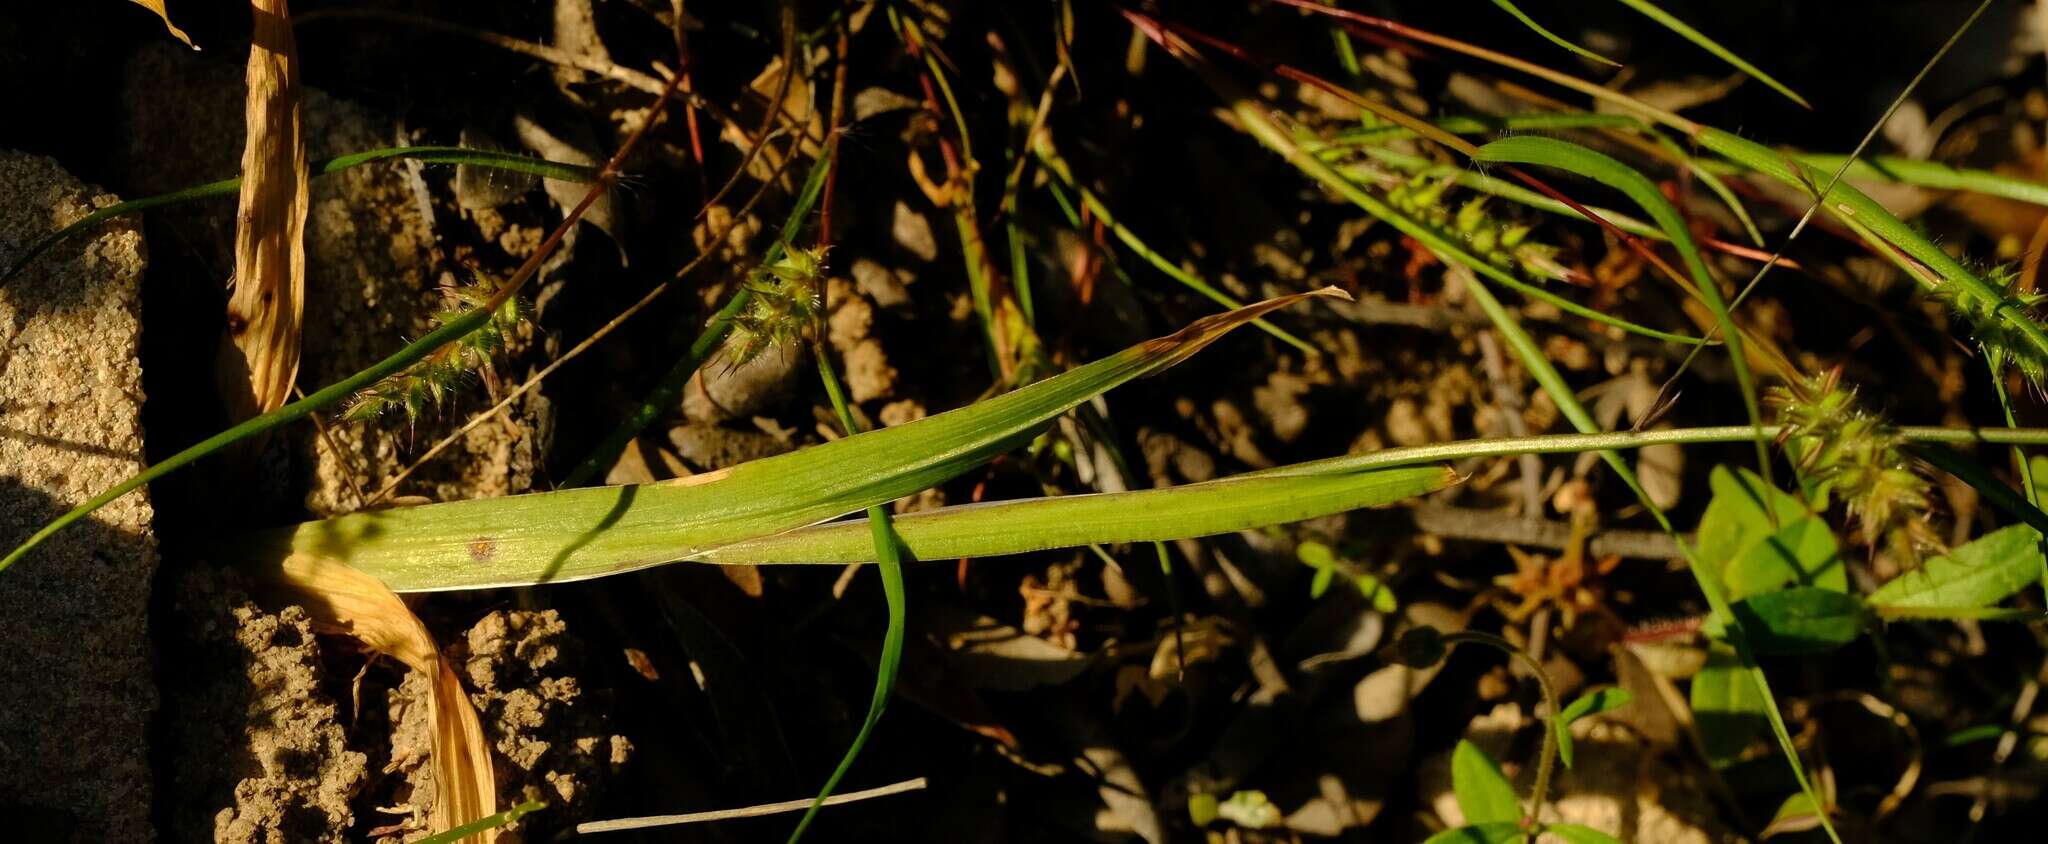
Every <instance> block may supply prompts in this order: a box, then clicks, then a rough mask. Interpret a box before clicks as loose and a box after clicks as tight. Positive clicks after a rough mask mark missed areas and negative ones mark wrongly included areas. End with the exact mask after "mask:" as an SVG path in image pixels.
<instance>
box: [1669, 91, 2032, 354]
mask: <svg viewBox="0 0 2048 844" xmlns="http://www.w3.org/2000/svg"><path fill="white" fill-rule="evenodd" d="M1694 137H1695V138H1696V139H1697V140H1698V141H1699V143H1700V145H1701V146H1704V147H1706V148H1707V149H1710V150H1713V151H1714V152H1716V153H1719V154H1720V155H1722V156H1724V157H1726V158H1727V159H1728V160H1730V161H1733V162H1735V163H1737V164H1740V165H1742V166H1743V167H1746V168H1749V169H1751V170H1754V171H1756V172H1758V173H1762V174H1764V175H1766V176H1769V177H1771V178H1773V179H1777V180H1778V181H1780V182H1783V183H1785V184H1787V185H1790V186H1792V187H1794V188H1796V189H1799V190H1802V191H1806V192H1808V193H1809V194H1811V193H1816V192H1818V191H1819V190H1820V188H1819V186H1820V185H1825V184H1828V183H1829V181H1830V180H1829V179H1828V176H1827V174H1825V173H1821V172H1819V171H1818V170H1816V169H1815V168H1813V167H1811V166H1809V165H1807V164H1805V163H1802V162H1796V161H1794V160H1792V159H1790V158H1787V157H1786V156H1784V155H1782V154H1779V153H1778V152H1776V151H1774V150H1772V149H1770V148H1769V147H1766V146H1763V145H1762V144H1758V143H1756V142H1754V141H1750V140H1747V139H1744V138H1741V137H1738V136H1736V135H1734V134H1731V133H1729V132H1724V131H1721V130H1719V129H1715V128H1712V127H1699V131H1698V133H1697V134H1696V135H1695V136H1694ZM1815 199H1817V200H1818V201H1819V203H1820V206H1821V208H1822V209H1823V210H1825V211H1827V212H1828V214H1829V215H1831V216H1833V217H1834V218H1835V219H1837V220H1839V221H1841V222H1842V223H1843V224H1844V225H1846V226H1848V227H1849V228H1850V229H1852V230H1855V231H1856V232H1857V233H1858V234H1859V235H1863V236H1864V237H1865V239H1866V240H1868V241H1870V242H1871V245H1872V246H1874V247H1876V248H1877V249H1878V250H1880V252H1883V251H1884V250H1889V249H1891V248H1894V247H1896V248H1897V249H1898V250H1899V251H1902V252H1904V253H1906V255H1908V256H1910V257H1911V258H1912V259H1913V260H1915V261H1918V262H1920V263H1921V264H1923V265H1925V266H1926V267H1927V268H1928V269H1929V270H1932V271H1933V272H1934V274H1935V275H1936V276H1937V277H1938V278H1939V279H1940V283H1938V284H1936V285H1934V287H1935V289H1937V290H1940V291H1941V292H1943V293H1944V294H1945V295H1947V296H1950V297H1951V298H1952V299H1953V300H1954V304H1955V305H1956V307H1957V308H1958V309H1959V310H1962V309H1968V311H1969V312H1974V313H1977V314H1979V315H1981V317H1982V320H1983V321H1984V322H1985V323H1987V324H1988V325H1984V326H1979V328H1980V331H1981V330H1984V329H1986V328H1990V329H1993V330H1995V331H1996V332H1997V333H1998V334H1999V336H1998V337H1997V338H1996V339H1995V340H1989V341H1988V342H1987V345H1993V344H1995V345H1999V346H2002V347H2003V349H2002V351H2003V352H2004V353H2006V354H2009V355H2012V356H2013V357H2014V359H2015V363H2016V364H2018V365H2020V367H2021V370H2022V371H2027V372H2029V377H2030V378H2036V377H2038V376H2039V375H2040V374H2041V373H2042V371H2043V370H2044V368H2048V331H2044V330H2043V328H2042V326H2041V324H2040V323H2039V322H2037V321H2036V320H2035V319H2034V317H2033V316H2032V315H2031V314H2029V313H2027V311H2026V309H2025V308H2024V307H2023V306H2022V305H2021V304H2020V303H2019V302H2017V301H2015V300H2014V299H2012V298H2011V297H2010V296H2008V295H2007V293H2006V291H2005V290H2004V289H2002V288H2001V287H1999V286H1997V285H1994V284H1992V283H1991V282H1990V281H1988V280H1986V279H1985V278H1984V277H1983V276H1982V275H1979V274H1978V273H1976V272H1974V271H1972V270H1971V269H1969V268H1968V267H1966V266H1964V265H1963V263H1962V262H1961V261H1959V260H1957V259H1956V258H1955V257H1954V256H1952V255H1950V254H1948V252H1947V251H1945V250H1943V249H1942V248H1941V247H1940V246H1937V245H1935V243H1934V242H1933V241H1932V240H1929V239H1928V238H1927V236H1926V235H1924V234H1921V233H1920V232H1919V231H1918V230H1916V229H1914V228H1913V227H1912V226H1909V225H1907V224H1906V223H1905V222H1904V221H1902V220H1900V219H1899V218H1898V217H1896V216H1893V215H1892V213H1891V212H1890V211H1887V210H1886V209H1885V207H1884V206H1882V205H1880V204H1878V203H1877V201H1876V200H1873V199H1871V198H1870V196H1869V195H1867V194H1865V193H1863V192H1862V191H1860V190H1857V189H1856V188H1855V187H1854V186H1852V185H1849V184H1845V183H1840V182H1837V183H1835V184H1834V187H1833V189H1832V190H1829V191H1828V192H1827V195H1826V196H1825V197H1815ZM1979 339H1980V341H1985V340H1986V338H1981V337H1980V338H1979Z"/></svg>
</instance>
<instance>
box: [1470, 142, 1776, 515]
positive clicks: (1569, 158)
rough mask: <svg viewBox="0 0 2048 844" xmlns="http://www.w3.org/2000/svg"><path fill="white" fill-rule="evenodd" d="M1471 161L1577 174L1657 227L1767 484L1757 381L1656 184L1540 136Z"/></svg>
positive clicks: (1680, 222)
mask: <svg viewBox="0 0 2048 844" xmlns="http://www.w3.org/2000/svg"><path fill="white" fill-rule="evenodd" d="M1473 160H1475V161H1493V162H1503V163H1510V164H1529V165H1534V166H1542V167H1556V168H1558V169H1561V170H1565V171H1568V172H1572V173H1576V174H1578V175H1580V176H1584V177H1586V178H1589V179H1592V180H1594V181H1596V182H1599V183H1601V184H1604V185H1606V186H1608V187H1611V188H1614V189H1615V190H1618V191H1621V192H1622V193H1623V194H1625V195H1627V196H1628V198H1629V199H1630V200H1633V201H1634V202H1635V203H1636V205H1638V206H1640V207H1641V208H1642V209H1643V212H1644V213H1646V214H1648V215H1649V216H1650V219H1652V220H1655V221H1656V223H1657V226H1658V228H1661V229H1663V230H1664V234H1665V236H1666V237H1667V238H1669V239H1670V241H1671V245H1672V246H1674V247H1676V248H1677V249H1678V256H1679V258H1680V259H1681V260H1683V261H1684V262H1685V269H1686V272H1687V273H1688V274H1690V275H1691V276H1692V283H1693V291H1692V292H1693V294H1694V295H1695V296H1698V297H1699V300H1700V301H1701V302H1704V303H1705V304H1706V306H1707V309H1708V310H1710V311H1713V313H1714V319H1715V321H1717V322H1718V323H1719V324H1720V327H1721V337H1722V341H1723V342H1724V343H1726V344H1727V346H1728V361H1729V364H1730V365H1731V366H1732V367H1733V368H1734V370H1735V385H1736V389H1738V390H1740V391H1741V392H1742V409H1743V412H1745V413H1747V414H1748V415H1749V424H1750V425H1751V426H1752V427H1755V428H1756V431H1757V434H1756V461H1757V465H1758V466H1759V467H1760V471H1762V472H1763V474H1764V480H1765V482H1766V483H1767V484H1768V483H1769V481H1770V477H1771V453H1770V440H1769V439H1768V438H1767V437H1765V436H1764V434H1763V424H1764V420H1763V411H1762V409H1761V408H1760V407H1758V404H1757V392H1756V379H1755V377H1754V376H1752V375H1751V374H1750V371H1749V361H1748V358H1747V357H1746V356H1745V355H1744V354H1743V350H1742V331H1741V330H1740V329H1738V328H1737V327H1736V325H1735V320H1734V318H1733V317H1732V316H1731V315H1730V314H1729V313H1728V302H1727V301H1726V300H1725V299H1723V298H1722V297H1721V287H1720V285H1719V284H1718V283H1716V282H1715V281H1714V277H1713V275H1712V274H1711V273H1709V272H1708V271H1707V264H1706V262H1705V261H1704V260H1701V258H1700V250H1699V247H1698V245H1696V244H1695V243H1694V242H1693V239H1692V232H1691V231H1690V230H1689V229H1688V228H1687V226H1686V224H1685V218H1684V217H1681V216H1679V213H1678V209H1677V208H1675V207H1672V205H1671V201H1670V200H1667V199H1665V198H1664V193H1663V192H1662V191H1660V190H1658V189H1657V184H1656V183H1655V182H1652V181H1650V179H1649V177H1647V176H1644V175H1643V174H1641V173H1638V172H1636V171H1635V169H1634V168H1632V167H1629V166H1628V165H1626V164H1623V163H1621V162H1619V161H1616V160H1614V159H1613V158H1610V157H1608V156H1607V155H1606V154H1604V153H1600V152H1595V151H1593V150H1590V149H1587V148H1585V147H1582V146H1579V145H1578V144H1574V143H1572V142H1570V141H1563V140H1559V139H1557V138H1546V137H1542V136H1540V135H1518V136H1515V137H1512V138H1502V139H1500V140H1498V141H1494V142H1493V143H1490V144H1487V145H1486V146H1483V147H1480V148H1479V152H1478V153H1477V154H1476V155H1474V156H1473Z"/></svg>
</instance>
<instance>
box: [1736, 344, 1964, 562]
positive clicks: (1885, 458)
mask: <svg viewBox="0 0 2048 844" xmlns="http://www.w3.org/2000/svg"><path fill="white" fill-rule="evenodd" d="M1769 400H1770V402H1771V403H1772V404H1773V405H1776V406H1777V407H1778V408H1779V414H1780V420H1781V421H1782V422H1783V423H1784V425H1785V429H1784V432H1783V433H1781V434H1780V435H1779V442H1780V444H1781V445H1783V446H1784V448H1785V454H1786V457H1787V458H1788V459H1790V460H1791V461H1792V463H1793V465H1795V466H1797V467H1799V469H1800V471H1801V472H1804V473H1806V475H1807V476H1808V477H1810V478H1812V479H1813V480H1814V481H1815V482H1816V483H1817V484H1819V486H1820V487H1821V489H1823V490H1825V491H1829V492H1832V493H1834V494H1836V495H1839V496H1840V497H1841V499H1842V502H1843V505H1844V506H1845V507H1846V509H1847V510H1848V512H1849V515H1850V516H1851V517H1852V518H1854V519H1856V520H1857V528H1858V530H1857V532H1858V534H1859V536H1860V537H1861V538H1862V540H1863V542H1864V543H1865V544H1866V545H1870V546H1871V547H1880V546H1881V547H1883V548H1884V549H1885V550H1887V551H1888V552H1890V553H1891V554H1892V556H1893V559H1894V560H1896V561H1897V562H1898V563H1899V565H1900V566H1901V567H1902V568H1912V567H1915V566H1917V565H1918V564H1919V561H1920V560H1921V559H1922V558H1923V556H1924V555H1926V554H1928V553H1930V552H1940V551H1941V550H1942V543H1941V539H1940V538H1939V536H1938V534H1937V533H1936V532H1935V530H1934V527H1933V526H1932V525H1931V524H1930V523H1929V521H1928V509H1929V504H1930V502H1931V500H1932V498H1931V496H1930V489H1931V485H1930V484H1929V482H1928V480H1927V476H1926V474H1925V473H1924V472H1923V471H1922V470H1921V468H1920V466H1919V464H1918V463H1917V462H1916V461H1914V460H1913V459H1912V458H1911V457H1909V456H1907V454H1906V451H1905V445H1906V440H1905V438H1904V437H1902V436H1900V435H1899V433H1898V431H1897V429H1895V428H1894V427H1892V425H1891V423H1889V422H1888V421H1886V420H1885V419H1884V418H1883V417H1882V416H1879V415H1876V414H1873V413H1870V412H1868V411H1865V410H1863V409H1861V408H1859V407H1857V405H1856V391H1855V390H1854V389H1852V388H1849V387H1846V386H1843V385H1842V383H1841V370H1840V369H1835V370H1831V371H1829V372H1827V373H1826V374H1823V375H1818V376H1815V377H1812V378H1809V379H1807V381H1806V383H1804V384H1801V385H1798V386H1797V388H1796V389H1788V388H1785V387H1775V388H1772V390H1771V392H1770V395H1769Z"/></svg>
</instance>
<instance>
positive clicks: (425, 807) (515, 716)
mask: <svg viewBox="0 0 2048 844" xmlns="http://www.w3.org/2000/svg"><path fill="white" fill-rule="evenodd" d="M445 652H446V654H447V656H448V658H449V659H452V660H454V661H455V663H456V664H457V665H459V666H461V668H460V669H459V673H460V674H461V675H462V679H463V681H464V685H465V686H467V687H468V688H469V689H471V690H472V691H471V692H470V702H471V703H472V704H474V705H475V706H476V708H477V713H478V715H479V716H480V717H481V719H482V722H483V728H484V735H485V736H486V737H488V738H489V740H490V741H491V744H492V747H493V749H495V750H496V751H497V752H496V753H495V754H494V755H493V758H494V760H495V762H496V774H497V780H498V801H499V805H501V806H512V805H516V804H518V803H519V802H521V801H524V800H527V799H529V798H537V799H540V800H542V801H545V802H546V803H547V804H548V810H547V811H546V812H544V813H541V814H537V815H533V816H531V817H530V818H528V819H526V820H525V821H523V822H521V823H520V824H519V825H518V826H517V827H512V828H510V830H509V831H508V834H507V835H506V836H504V837H501V838H500V839H499V840H500V841H505V842H516V841H520V840H536V841H539V840H547V839H548V838H549V837H550V836H552V834H553V831H555V830H560V829H565V828H567V827H569V826H570V825H573V824H574V823H575V822H576V821H577V820H580V819H583V818H584V817H586V816H587V815H588V813H589V810H590V807H591V805H592V803H593V801H594V799H595V796H596V794H598V793H599V792H601V791H602V790H603V787H604V784H605V782H606V781H607V780H609V779H610V778H611V777H612V776H613V775H614V774H616V773H618V770H619V768H620V766H622V765H624V764H625V763H626V760H627V758H628V757H629V756H630V755H631V754H632V743H631V742H629V741H628V740H627V739H626V737H624V736H619V735H613V734H612V733H611V731H610V728H609V716H608V704H609V701H608V700H607V699H606V698H605V696H604V695H602V694H600V693H596V692H592V691H589V690H586V689H585V688H584V687H583V684H582V681H581V680H580V679H579V675H580V674H582V673H583V669H584V654H583V644H582V642H581V641H580V640H578V639H577V638H576V637H575V636H573V635H571V634H570V633H569V628H568V625H567V624H566V623H564V622H563V621H562V617H561V615H560V614H559V613H557V612H555V611H554V610H542V611H539V612H533V611H527V610H511V611H504V610H500V611H496V612H493V613H491V614H490V615H487V616H484V617H483V618H482V619H481V620H479V621H478V622H477V623H476V624H475V625H473V626H471V627H470V628H469V631H468V632H467V633H466V634H465V635H464V636H463V637H462V640H461V641H459V642H456V643H454V644H451V645H449V646H447V648H445ZM426 695H427V682H426V679H425V678H424V677H421V676H419V675H418V674H416V673H408V674H407V675H406V677H405V680H404V682H403V683H401V684H400V686H399V687H398V688H397V689H394V690H392V692H391V695H390V709H389V712H390V717H391V723H392V724H393V725H394V726H393V729H392V733H391V755H390V759H391V760H392V761H391V764H390V766H388V767H387V771H390V770H396V771H399V772H402V773H403V775H404V784H403V785H402V786H400V789H399V790H400V791H401V792H403V793H401V794H400V795H398V797H399V798H402V799H398V800H396V802H399V803H403V804H405V805H408V806H410V807H411V808H412V810H413V821H414V823H413V824H411V826H412V827H413V828H420V827H421V824H423V823H424V822H425V818H426V816H427V813H428V812H429V811H430V810H431V809H432V804H433V797H432V795H433V790H434V784H433V767H432V766H431V765H430V764H428V762H429V759H430V757H429V755H428V746H429V745H428V743H429V738H428V736H429V729H430V722H429V720H428V717H427V703H426V700H427V698H426ZM515 832H516V833H517V835H516V836H515V835H514V834H513V833H515ZM379 840H380V841H385V842H390V844H397V842H400V841H403V840H404V838H403V837H385V838H381V839H379Z"/></svg>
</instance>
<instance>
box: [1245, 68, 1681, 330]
mask: <svg viewBox="0 0 2048 844" xmlns="http://www.w3.org/2000/svg"><path fill="white" fill-rule="evenodd" d="M1230 110H1231V113H1232V114H1234V115H1235V116H1236V117H1237V120H1238V125H1240V126H1242V127H1243V128H1244V130H1245V131H1246V132H1248V133H1250V134H1251V135H1252V136H1253V137H1255V138H1257V139H1258V140H1259V142H1260V143H1263V144H1265V145H1266V147H1267V148H1268V149H1271V150H1273V151H1274V152H1277V153H1279V154H1280V155H1282V156H1283V157H1285V158H1286V159H1287V160H1288V162H1289V163H1291V164H1293V165H1294V166H1295V167H1297V168H1299V169H1300V170H1301V171H1302V172H1303V173H1305V174H1308V175H1309V176H1310V177H1312V178H1314V179H1315V180H1316V181H1318V182H1321V183H1322V184H1323V186H1324V187H1326V188H1328V189H1329V190H1330V191H1331V192H1333V193H1335V194H1337V195H1338V196H1341V197H1343V198H1345V199H1346V200H1349V201H1350V202H1351V203H1352V204H1354V205H1357V206H1358V207H1359V208H1361V209H1364V210H1365V212H1366V213H1368V214H1371V215H1373V216H1374V217H1378V218H1379V219H1381V220H1384V221H1386V223H1387V224H1388V225H1391V226H1393V227H1394V228H1395V229H1397V230H1399V231H1400V232H1401V233H1402V234H1405V235H1408V236H1409V237H1412V238H1414V239H1415V240H1416V241H1417V242H1419V243H1421V244H1423V245H1424V246H1427V247H1429V248H1430V250H1431V251H1434V252H1436V253H1437V254H1438V255H1441V256H1443V258H1444V259H1445V260H1447V261H1454V262H1456V263H1458V264H1460V265H1462V266H1465V267H1468V268H1470V269H1471V270H1472V271H1473V272H1476V273H1478V274H1480V275H1483V276H1486V277H1487V278H1489V279H1492V280H1493V281H1496V282H1499V283H1500V284H1503V285H1506V286H1508V287H1509V288H1512V289H1514V290H1516V291H1519V292H1520V293H1521V294H1522V295H1524V296H1528V297H1529V298H1532V299H1537V300H1540V301H1543V302H1548V303H1550V304H1552V305H1555V306H1557V308H1558V309H1559V310H1562V311H1565V312H1566V313H1570V314H1574V315H1577V316H1581V317H1584V318H1586V319H1590V320H1593V321H1594V322H1598V323H1601V324H1602V325H1609V326H1613V327H1615V328H1619V329H1621V330H1623V331H1627V332H1629V333H1631V334H1640V335H1642V336H1644V337H1649V338H1652V339H1656V340H1662V341H1665V342H1669V343H1684V344H1688V345H1700V344H1702V343H1704V342H1706V341H1705V340H1702V339H1701V338H1698V337H1688V336H1686V335H1683V334H1673V333H1671V332H1668V331H1659V330H1657V329H1654V328H1650V327H1648V326H1643V325H1637V324H1635V323H1633V322H1629V321H1627V320H1624V319H1619V318H1617V317H1614V316H1612V315H1609V314H1605V313H1601V312H1600V311H1597V310H1594V309H1592V308H1588V307H1586V306H1584V305H1581V304H1579V303H1577V302H1574V301H1572V300H1570V299H1566V298H1564V297H1562V296H1558V295H1557V294H1554V293H1551V292H1550V291H1548V290H1544V289H1543V288H1541V287H1537V286H1536V285H1533V284H1529V283H1528V282H1525V281H1523V280H1521V279H1519V278H1516V277H1515V275H1514V274H1513V273H1511V272H1508V271H1507V270H1503V269H1501V268H1500V267H1496V266H1494V265H1493V264H1492V263H1489V262H1488V261H1487V260H1486V259H1484V258H1481V257H1479V256H1477V255H1473V254H1472V253H1471V252H1470V251H1468V250H1466V249H1465V247H1464V246H1463V245H1462V244H1459V243H1458V242H1456V241H1455V240H1453V239H1451V238H1450V237H1448V236H1446V235H1444V234H1443V233H1441V232H1439V231H1437V230H1436V229H1435V228H1433V227H1431V226H1427V225H1424V224H1423V223H1421V222H1419V221H1417V220H1416V219H1414V218H1413V217H1410V216H1408V215H1407V214H1404V213H1402V212H1401V211H1400V210H1399V209H1396V208H1394V207H1393V206H1391V205H1388V204H1387V203H1385V202H1382V201H1381V200H1380V199H1379V198H1378V197H1375V196H1373V195H1372V194H1370V193H1368V192H1366V191H1365V190H1363V189H1361V188H1359V187H1358V185H1356V184H1354V183H1352V182H1351V180H1349V179H1346V178H1344V176H1343V175H1342V174H1340V173H1338V172H1337V171H1336V170H1335V169H1333V168H1331V167H1330V165H1328V164H1325V163H1324V162H1322V161H1321V160H1320V159H1318V158H1316V157H1315V156H1313V155H1309V154H1307V153H1306V152H1304V151H1303V150H1302V149H1301V147H1300V146H1299V145H1297V144H1296V143H1295V141H1294V140H1293V139H1291V138H1290V137H1288V136H1287V135H1286V134H1285V133H1283V132H1282V131H1281V130H1280V128H1279V127H1278V126H1275V125H1274V124H1273V122H1272V121H1271V120H1269V119H1267V117H1266V114H1265V108H1264V107H1263V106H1261V105H1260V104H1259V103H1258V102H1257V101H1255V100H1252V99H1250V98H1249V97H1237V98H1235V99H1233V100H1232V102H1231V104H1230Z"/></svg>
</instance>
